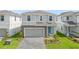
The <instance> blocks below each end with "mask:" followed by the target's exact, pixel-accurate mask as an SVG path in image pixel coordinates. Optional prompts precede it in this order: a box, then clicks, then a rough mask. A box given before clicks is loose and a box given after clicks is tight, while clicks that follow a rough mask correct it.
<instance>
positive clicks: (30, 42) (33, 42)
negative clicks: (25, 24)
mask: <svg viewBox="0 0 79 59" xmlns="http://www.w3.org/2000/svg"><path fill="white" fill-rule="evenodd" d="M18 48H19V49H45V45H44V38H24V39H23V41H22V42H21V43H20V45H19V47H18Z"/></svg>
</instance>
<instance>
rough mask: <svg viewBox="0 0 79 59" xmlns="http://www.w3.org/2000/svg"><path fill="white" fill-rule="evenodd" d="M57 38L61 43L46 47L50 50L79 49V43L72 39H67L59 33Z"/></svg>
mask: <svg viewBox="0 0 79 59" xmlns="http://www.w3.org/2000/svg"><path fill="white" fill-rule="evenodd" d="M55 36H56V39H57V40H58V41H59V43H56V44H47V45H46V47H47V48H48V49H79V43H76V42H74V41H72V38H70V37H66V36H65V35H63V34H61V33H59V32H57V34H55Z"/></svg>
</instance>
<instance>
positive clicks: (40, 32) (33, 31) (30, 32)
mask: <svg viewBox="0 0 79 59" xmlns="http://www.w3.org/2000/svg"><path fill="white" fill-rule="evenodd" d="M24 37H45V28H24Z"/></svg>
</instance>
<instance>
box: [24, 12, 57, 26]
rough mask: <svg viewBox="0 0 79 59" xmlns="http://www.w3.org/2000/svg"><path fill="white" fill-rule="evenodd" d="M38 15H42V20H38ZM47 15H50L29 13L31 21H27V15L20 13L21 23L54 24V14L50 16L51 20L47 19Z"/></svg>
mask: <svg viewBox="0 0 79 59" xmlns="http://www.w3.org/2000/svg"><path fill="white" fill-rule="evenodd" d="M40 16H42V21H40ZM49 16H52V15H38V14H37V15H30V17H31V21H27V15H22V19H23V21H22V25H37V26H47V25H51V26H54V22H55V20H56V16H52V21H49Z"/></svg>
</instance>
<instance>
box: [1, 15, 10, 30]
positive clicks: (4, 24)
mask: <svg viewBox="0 0 79 59" xmlns="http://www.w3.org/2000/svg"><path fill="white" fill-rule="evenodd" d="M0 16H1V15H0ZM3 16H4V21H1V20H0V28H1V29H2V28H4V29H8V28H9V15H3Z"/></svg>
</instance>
